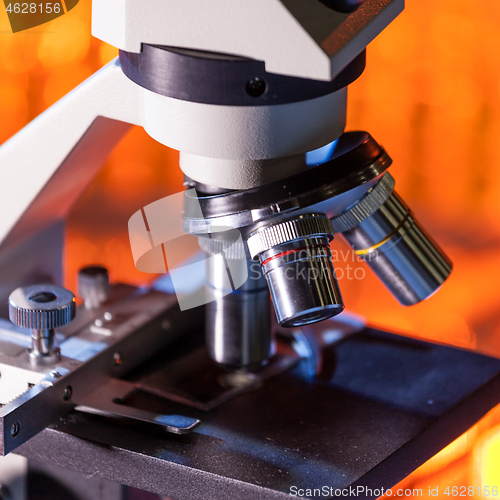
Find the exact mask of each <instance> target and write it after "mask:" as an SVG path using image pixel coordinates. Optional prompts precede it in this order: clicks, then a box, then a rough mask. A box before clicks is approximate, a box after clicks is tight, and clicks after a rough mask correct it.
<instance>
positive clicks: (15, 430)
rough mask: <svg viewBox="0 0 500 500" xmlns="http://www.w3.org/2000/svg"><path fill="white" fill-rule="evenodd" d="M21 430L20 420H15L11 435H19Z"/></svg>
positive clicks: (11, 427)
mask: <svg viewBox="0 0 500 500" xmlns="http://www.w3.org/2000/svg"><path fill="white" fill-rule="evenodd" d="M20 431H21V424H20V423H19V422H14V423H13V424H12V425H11V426H10V435H11V436H12V437H14V438H15V437H17V436H18V435H19V432H20Z"/></svg>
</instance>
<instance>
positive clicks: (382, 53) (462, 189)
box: [0, 0, 500, 499]
mask: <svg viewBox="0 0 500 500" xmlns="http://www.w3.org/2000/svg"><path fill="white" fill-rule="evenodd" d="M90 4H91V2H90V1H87V2H79V4H78V6H77V7H76V8H74V9H72V10H71V11H70V12H69V13H68V14H66V15H64V16H62V17H61V18H59V19H56V20H54V21H52V22H50V23H48V24H46V25H42V26H39V27H36V28H33V29H31V30H28V31H26V32H21V33H18V34H16V35H13V34H12V33H10V28H9V24H8V20H7V16H6V14H5V10H4V9H3V8H2V7H0V143H2V142H4V141H5V140H7V139H8V138H9V137H10V136H11V135H13V134H14V133H15V132H16V131H18V130H19V129H20V128H22V127H23V126H24V125H26V124H27V123H28V122H29V121H30V120H32V119H33V118H35V116H37V115H38V114H39V113H40V112H42V111H43V110H44V109H46V108H47V107H48V106H49V105H51V104H53V103H54V102H56V101H57V100H58V99H60V98H61V97H63V96H64V95H65V94H66V93H67V92H69V91H70V90H71V89H72V88H74V87H75V86H76V85H78V84H79V83H81V82H82V81H83V80H84V79H85V78H87V77H89V76H90V75H91V74H92V73H93V72H95V71H96V70H97V69H98V68H99V67H101V66H102V65H103V64H105V63H107V62H109V61H110V60H111V59H112V58H113V57H115V56H116V55H117V49H116V48H114V47H111V46H109V45H107V44H104V43H102V42H100V41H98V40H96V39H93V38H91V36H90ZM499 51H500V2H499V1H498V0H475V1H474V2H472V1H471V0H453V1H451V0H407V2H406V11H405V12H404V13H403V14H402V15H401V16H400V17H399V18H398V19H397V20H396V21H395V22H394V23H393V24H392V25H391V26H390V27H389V28H388V29H387V30H386V31H385V32H384V33H383V34H382V35H381V36H380V37H378V38H377V39H376V40H375V41H374V42H373V43H372V44H370V46H369V47H368V66H367V69H366V71H365V73H364V75H363V76H362V77H361V78H360V79H359V80H358V81H356V82H355V83H354V84H353V85H352V86H351V88H350V90H349V108H348V128H350V129H365V130H368V131H369V132H370V133H371V134H372V135H373V136H374V138H375V139H376V140H377V141H379V142H381V143H382V144H383V145H384V146H385V148H386V149H387V150H388V152H389V154H390V155H391V157H392V158H393V159H394V165H393V166H392V167H391V171H392V173H393V174H394V176H395V178H396V189H397V190H398V191H399V192H400V194H401V195H402V196H403V198H404V199H405V200H406V201H407V202H408V203H409V204H410V205H411V207H412V208H413V210H414V211H415V212H416V214H417V216H418V217H419V219H420V220H421V221H422V223H423V225H424V226H425V227H426V228H427V229H428V230H429V232H430V233H431V234H432V235H433V236H434V237H435V238H436V239H437V240H438V241H439V242H440V243H441V244H442V246H443V247H444V248H445V250H446V251H447V253H448V254H449V255H450V257H451V258H452V260H453V262H454V270H453V272H452V275H451V277H450V279H449V281H448V282H447V283H445V285H444V286H443V288H442V289H441V290H440V291H439V292H438V293H437V294H436V295H434V296H433V297H432V298H431V299H429V300H427V301H425V302H423V303H421V304H419V305H417V306H414V307H411V308H403V307H401V306H400V305H399V304H398V303H397V302H396V300H395V299H394V298H393V297H392V296H391V295H390V294H389V292H387V291H386V290H385V288H384V287H383V285H381V284H380V282H379V281H378V279H377V278H376V277H375V276H374V275H373V274H372V273H371V271H370V270H369V269H368V268H367V267H366V266H365V265H364V264H362V263H359V262H356V261H355V260H354V258H353V259H352V260H351V257H352V256H351V257H349V255H348V254H344V255H348V257H347V260H346V261H344V262H336V266H337V267H338V268H339V269H345V268H346V266H347V265H351V266H352V267H355V268H362V269H364V271H365V272H364V274H363V277H362V279H348V278H347V274H346V275H345V276H346V277H345V278H343V279H341V280H339V281H340V286H341V288H342V294H343V296H344V300H345V303H346V305H347V307H348V308H349V309H351V310H352V311H354V312H356V313H359V314H362V315H366V316H367V317H368V318H370V320H371V321H372V322H374V323H376V324H377V325H379V326H381V327H385V328H388V329H390V330H393V331H402V332H403V333H405V334H407V335H412V336H415V337H419V338H425V339H429V340H434V341H438V342H445V343H449V344H453V345H458V346H460V347H465V348H470V349H477V350H479V351H481V352H485V353H488V354H491V355H496V356H500V312H499V310H500V308H499V303H500V279H499V278H498V277H499V276H500V252H499V248H500V147H498V138H499V137H500V57H499ZM181 187H182V173H181V172H180V170H179V168H178V155H177V153H176V152H174V151H171V150H169V149H167V148H165V147H163V146H161V145H159V144H158V143H156V142H155V141H154V140H153V139H151V138H150V137H148V136H147V134H146V133H145V132H144V131H142V130H139V129H135V130H133V131H131V133H129V135H128V136H127V137H126V139H125V140H124V141H123V142H122V143H121V144H120V145H119V146H118V147H117V148H116V149H115V151H114V152H113V153H112V154H111V156H110V158H109V159H108V161H107V163H106V165H105V166H104V168H103V170H102V172H101V174H100V175H99V176H98V178H97V179H96V181H95V182H94V184H93V185H92V186H91V188H90V189H89V191H88V192H87V193H86V194H85V195H84V197H83V198H82V199H81V200H80V202H79V203H78V204H77V206H76V207H75V209H74V210H73V212H72V214H71V216H70V218H69V221H68V232H67V236H68V237H67V245H66V254H65V259H66V260H65V268H66V283H65V284H66V286H68V287H69V288H71V289H73V290H75V289H76V272H77V269H78V268H79V267H81V266H82V265H85V264H91V263H100V264H103V265H105V266H107V267H108V268H109V269H110V274H111V278H112V280H121V281H128V282H132V283H137V284H140V283H145V282H147V281H149V280H151V279H152V278H153V276H151V275H145V274H144V273H140V272H138V271H137V270H136V269H135V267H134V263H133V260H132V255H131V252H130V247H129V242H128V235H127V221H128V218H129V217H130V216H131V215H132V214H133V213H134V212H135V211H137V210H138V209H140V208H141V207H143V206H144V205H147V204H148V203H151V202H152V201H155V200H157V199H159V198H161V197H162V196H166V195H168V194H170V193H173V192H176V191H178V190H180V189H181ZM333 248H334V249H338V250H340V251H342V252H348V249H347V247H346V246H345V245H344V244H343V243H341V242H340V239H339V238H337V239H336V240H335V241H334V243H333ZM357 276H358V277H359V276H360V274H358V275H357ZM497 413H498V412H497ZM495 415H496V416H495V417H494V418H493V417H491V415H490V416H489V417H488V418H486V419H483V421H482V422H481V424H480V425H478V426H476V427H474V428H473V429H471V430H470V431H469V432H468V433H466V434H465V435H464V436H462V437H461V438H459V439H458V440H456V441H455V442H454V443H452V444H451V445H450V446H448V447H447V448H446V449H445V450H443V451H442V452H441V453H439V454H438V455H436V456H435V457H434V458H433V459H431V460H430V461H428V462H427V463H426V464H424V465H423V466H422V467H421V468H420V469H418V470H417V471H416V472H415V473H414V474H412V475H411V476H409V477H408V478H407V479H406V480H405V481H404V482H403V483H402V484H405V485H406V484H408V485H413V486H415V485H419V484H422V485H424V486H426V485H428V484H430V483H431V482H432V483H436V484H437V483H439V484H443V485H445V484H446V483H447V482H448V483H449V484H455V483H457V482H463V483H464V484H471V485H472V483H476V484H477V485H479V484H486V483H487V482H488V481H490V482H493V481H495V480H496V481H497V483H498V478H499V477H500V469H499V467H500V427H499V426H498V424H500V416H498V414H495ZM492 425H494V426H496V427H494V428H493V429H492V430H491V431H488V429H489V428H490V427H491V426H492ZM476 441H477V444H476ZM472 450H474V451H472ZM472 454H473V456H474V461H473V462H472V460H471V456H472ZM472 463H474V466H472ZM490 485H491V484H490ZM424 489H425V488H424ZM441 498H447V499H449V498H450V497H449V496H448V497H447V496H444V495H443V496H441Z"/></svg>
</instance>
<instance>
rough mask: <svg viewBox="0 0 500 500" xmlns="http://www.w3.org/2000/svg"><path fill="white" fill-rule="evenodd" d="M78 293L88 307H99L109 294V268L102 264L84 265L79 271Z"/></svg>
mask: <svg viewBox="0 0 500 500" xmlns="http://www.w3.org/2000/svg"><path fill="white" fill-rule="evenodd" d="M78 294H79V295H80V297H81V298H82V299H83V301H84V303H85V308H86V309H97V308H98V307H100V305H101V304H102V303H103V302H106V300H107V299H108V296H109V275H108V270H107V269H106V268H105V267H102V266H86V267H82V269H80V271H79V272H78Z"/></svg>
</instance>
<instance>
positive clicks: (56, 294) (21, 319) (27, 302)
mask: <svg viewBox="0 0 500 500" xmlns="http://www.w3.org/2000/svg"><path fill="white" fill-rule="evenodd" d="M74 317H75V296H74V295H73V294H72V293H71V292H70V291H69V290H66V289H65V288H62V287H60V286H56V285H52V284H46V285H32V286H27V287H21V288H17V289H16V290H14V291H13V292H12V293H11V294H10V297H9V318H10V320H11V321H12V323H14V324H15V325H17V326H20V327H21V328H31V329H32V330H53V329H54V328H60V327H61V326H64V325H67V324H68V323H70V322H71V321H72V319H73V318H74Z"/></svg>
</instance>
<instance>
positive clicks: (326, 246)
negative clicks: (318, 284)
mask: <svg viewBox="0 0 500 500" xmlns="http://www.w3.org/2000/svg"><path fill="white" fill-rule="evenodd" d="M309 248H328V245H309V246H305V247H299V248H294V249H293V250H285V251H284V252H281V253H278V254H276V255H273V256H272V257H269V258H268V259H266V260H265V261H264V262H261V266H265V265H266V264H267V263H268V262H271V261H272V260H274V259H279V258H280V257H285V256H287V255H291V254H294V253H297V252H301V251H302V250H308V249H309Z"/></svg>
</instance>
